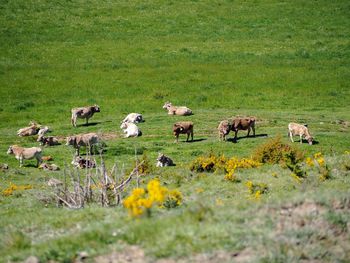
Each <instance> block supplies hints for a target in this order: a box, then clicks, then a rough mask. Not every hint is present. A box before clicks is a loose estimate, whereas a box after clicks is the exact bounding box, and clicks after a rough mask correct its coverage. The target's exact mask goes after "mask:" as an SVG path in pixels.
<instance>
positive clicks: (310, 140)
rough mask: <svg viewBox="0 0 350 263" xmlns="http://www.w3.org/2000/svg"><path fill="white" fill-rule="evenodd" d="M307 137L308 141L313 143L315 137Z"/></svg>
mask: <svg viewBox="0 0 350 263" xmlns="http://www.w3.org/2000/svg"><path fill="white" fill-rule="evenodd" d="M305 139H306V140H307V142H308V143H309V144H310V145H312V142H313V141H314V138H312V137H311V136H308V137H305Z"/></svg>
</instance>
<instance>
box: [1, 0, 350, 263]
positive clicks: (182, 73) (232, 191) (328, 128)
mask: <svg viewBox="0 0 350 263" xmlns="http://www.w3.org/2000/svg"><path fill="white" fill-rule="evenodd" d="M349 12H350V3H349V2H348V1H332V2H330V1H322V0H320V1H299V0H297V1H289V2H288V1H276V0H269V1H229V0H227V1H94V0H91V1H60V2H59V3H55V2H54V1H41V0H40V1H17V0H16V1H0V25H1V26H0V32H1V33H0V84H1V88H0V98H1V104H0V164H1V163H7V164H8V165H9V169H8V170H4V171H1V172H0V192H1V193H3V191H4V190H5V189H6V188H7V187H8V186H9V185H10V183H14V184H16V185H25V184H31V185H32V186H33V189H31V190H26V191H16V192H14V194H13V195H10V196H5V195H3V194H1V193H0V218H1V220H0V232H1V233H2V234H1V235H0V261H1V262H11V261H23V260H25V259H26V258H28V257H29V256H30V255H35V256H37V257H38V258H39V259H40V260H41V261H42V262H46V261H49V260H54V261H57V262H71V261H74V260H75V259H76V258H77V255H79V253H80V252H82V251H85V252H87V254H88V258H87V261H91V262H94V261H95V260H96V261H99V260H100V261H101V262H103V260H106V258H108V257H110V258H114V260H115V261H116V262H118V261H122V260H123V256H124V257H127V256H128V255H129V256H130V257H131V260H133V261H137V260H141V262H143V261H144V262H147V261H149V262H154V261H156V260H160V259H164V258H166V259H167V260H168V261H169V262H173V261H180V262H181V260H183V261H184V262H200V261H201V262H232V261H234V260H237V261H240V260H241V261H246V262H254V261H256V262H300V261H303V260H304V261H310V262H311V261H320V262H348V261H349V260H350V246H349V244H350V235H349V231H350V226H349V222H350V198H349V196H350V191H349V187H350V177H349V167H350V155H348V154H346V153H345V151H349V150H350V133H349V121H350V113H349V112H350V104H349V102H350V87H349V85H350V41H349V39H350V38H349V37H350V18H349ZM166 101H171V102H172V103H173V104H175V105H186V106H188V107H190V108H191V109H192V110H193V112H194V115H192V116H188V117H179V116H168V115H167V113H166V111H165V110H163V109H162V106H163V104H164V102H166ZM95 103H96V104H98V105H99V106H100V107H101V113H96V114H95V115H94V117H93V118H92V119H91V120H90V122H91V125H89V126H84V125H82V124H83V123H84V120H79V121H78V123H79V125H78V127H77V128H73V127H72V126H71V124H70V109H71V108H73V107H79V106H85V105H92V104H95ZM130 112H139V113H142V114H143V117H144V118H145V120H146V122H144V123H141V124H140V125H139V127H140V128H141V130H142V133H143V135H142V136H141V137H138V138H128V139H126V138H123V134H122V131H121V129H120V128H119V126H120V121H121V120H122V119H123V118H124V117H125V116H126V115H127V114H128V113H130ZM236 115H253V116H256V117H257V119H258V122H257V125H256V133H257V135H258V136H256V137H255V138H245V137H244V135H245V132H239V137H241V138H240V139H239V140H238V142H237V143H232V141H229V142H220V141H219V140H218V135H217V130H216V129H217V126H218V123H219V121H221V120H223V119H227V118H229V117H232V116H236ZM31 120H35V121H37V122H39V123H41V124H43V125H48V126H50V127H51V129H52V132H51V134H50V135H55V136H60V137H61V138H64V137H65V136H68V135H73V134H78V133H85V132H97V133H99V134H100V135H103V136H104V138H105V140H104V141H105V143H106V148H105V150H106V151H105V153H104V154H103V158H104V160H105V162H106V166H107V169H108V170H110V169H111V168H112V166H113V165H114V164H117V166H118V171H120V172H121V173H122V172H123V171H127V170H129V169H130V168H131V167H132V165H133V162H134V160H135V152H136V153H137V157H138V158H141V156H142V155H145V156H147V158H148V159H149V160H150V161H151V163H152V165H153V166H154V164H155V162H156V157H157V155H158V152H163V153H165V154H166V155H169V156H171V157H172V159H173V160H174V162H175V163H176V166H174V167H167V168H164V169H160V168H155V167H153V171H152V173H151V174H149V175H146V176H144V177H142V179H141V186H142V187H145V186H146V184H147V182H148V181H149V180H150V179H153V178H159V180H160V182H161V183H162V185H166V186H168V187H170V188H177V189H179V190H180V191H181V192H182V194H183V198H184V200H183V202H182V205H181V206H179V207H177V208H174V209H169V210H168V209H152V216H151V217H142V218H139V219H133V218H131V217H130V216H129V215H128V213H127V211H126V209H125V208H123V207H122V206H118V207H113V208H103V207H100V206H99V205H97V204H91V205H87V206H86V207H85V208H84V209H79V210H69V209H67V208H62V207H60V208H57V207H56V205H55V203H54V202H46V203H45V202H43V200H47V199H48V197H50V196H51V194H52V193H51V189H50V188H49V187H48V186H47V181H48V180H49V178H51V177H55V178H58V179H61V180H62V178H63V169H64V167H65V166H68V167H69V166H70V162H71V160H72V156H73V153H74V151H73V149H72V148H70V147H68V146H66V145H64V143H63V144H62V145H59V146H56V147H50V148H49V147H46V148H44V149H43V152H44V155H51V156H53V157H54V161H53V162H54V163H55V164H57V165H58V166H60V167H61V171H60V172H45V171H41V170H38V169H37V168H35V167H34V164H35V161H25V166H24V167H23V168H19V167H18V161H17V160H15V158H14V157H13V156H9V155H7V154H6V151H7V149H8V147H9V145H12V144H18V145H21V146H27V147H31V146H37V145H38V143H37V142H36V137H35V138H34V136H33V137H24V138H22V137H18V136H17V135H16V132H17V130H18V129H19V128H22V127H25V126H27V124H28V122H29V121H31ZM180 120H191V121H193V122H194V137H195V141H194V142H193V143H185V142H184V141H185V137H184V136H181V137H180V142H179V143H178V144H175V143H174V137H173V135H172V130H171V129H172V124H173V123H174V122H176V121H180ZM289 122H299V123H308V125H309V129H310V131H311V133H312V135H313V136H314V137H315V140H316V144H314V145H312V146H310V145H307V144H306V143H304V144H302V145H299V143H297V142H296V143H294V145H295V146H296V147H298V149H299V150H300V151H302V152H304V153H305V156H306V157H307V156H312V155H313V154H315V153H317V152H322V153H323V154H324V156H325V160H326V163H327V165H328V167H329V170H330V179H328V180H325V181H320V180H319V179H318V178H319V174H318V173H317V172H316V170H315V169H314V170H312V171H310V172H309V173H308V174H309V176H308V177H307V178H305V179H303V180H302V182H297V181H296V180H295V178H293V177H292V176H291V171H290V170H289V169H287V168H284V167H282V166H281V165H263V166H261V167H259V168H254V169H244V170H238V171H237V178H238V179H239V180H237V181H236V182H230V181H227V180H224V176H225V174H224V172H223V171H221V172H216V173H195V172H191V171H190V169H189V165H190V163H191V162H192V161H193V160H194V159H195V158H196V157H199V156H206V155H207V154H208V153H209V152H211V153H214V154H216V155H219V154H224V155H225V156H226V157H232V156H237V157H240V158H243V157H247V158H249V157H251V156H252V155H253V153H254V151H255V149H257V147H259V146H260V145H262V144H264V143H266V142H268V141H269V140H270V139H272V138H275V137H276V136H281V140H282V142H284V143H289V140H288V138H287V125H288V123H289ZM230 137H232V134H231V135H230ZM247 181H253V182H257V183H264V184H266V185H267V186H268V189H269V190H268V192H267V193H266V194H263V195H262V196H261V198H260V199H259V200H251V198H249V194H248V190H247V187H246V186H245V183H246V182H247ZM133 187H135V183H132V184H131V186H130V187H129V188H127V189H126V191H125V192H124V196H127V195H128V194H129V193H130V191H131V190H132V188H133ZM115 254H118V255H119V256H116V255H115ZM124 259H125V258H124Z"/></svg>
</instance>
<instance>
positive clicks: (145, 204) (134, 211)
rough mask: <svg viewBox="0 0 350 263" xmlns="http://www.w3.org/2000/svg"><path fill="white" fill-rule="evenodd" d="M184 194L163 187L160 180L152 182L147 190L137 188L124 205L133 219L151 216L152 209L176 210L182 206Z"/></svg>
mask: <svg viewBox="0 0 350 263" xmlns="http://www.w3.org/2000/svg"><path fill="white" fill-rule="evenodd" d="M181 202H182V194H181V192H180V191H178V190H170V189H168V188H167V187H164V186H161V185H160V182H159V180H151V181H150V182H149V183H148V184H147V188H146V189H144V188H135V189H134V190H133V191H132V193H131V195H130V196H128V197H127V198H126V199H125V200H124V202H123V205H124V207H125V208H127V209H128V210H129V214H130V215H131V216H133V217H139V216H141V215H143V214H147V215H148V216H150V214H151V208H152V207H166V208H174V207H177V206H179V205H181Z"/></svg>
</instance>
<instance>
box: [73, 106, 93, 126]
mask: <svg viewBox="0 0 350 263" xmlns="http://www.w3.org/2000/svg"><path fill="white" fill-rule="evenodd" d="M71 112H72V118H71V122H72V125H73V126H74V127H77V118H80V119H86V124H88V122H89V119H90V118H91V117H92V116H93V115H94V113H95V112H100V107H99V106H98V105H94V106H88V107H81V108H74V109H72V110H71Z"/></svg>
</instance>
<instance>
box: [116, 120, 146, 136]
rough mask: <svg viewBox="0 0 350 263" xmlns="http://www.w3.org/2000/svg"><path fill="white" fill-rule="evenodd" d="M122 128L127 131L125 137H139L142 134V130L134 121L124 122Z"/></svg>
mask: <svg viewBox="0 0 350 263" xmlns="http://www.w3.org/2000/svg"><path fill="white" fill-rule="evenodd" d="M120 128H121V129H123V130H124V131H123V132H124V133H126V134H125V138H128V137H138V136H141V135H142V132H141V130H140V129H139V127H137V126H136V124H134V123H128V122H123V123H122V124H121V125H120Z"/></svg>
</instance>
